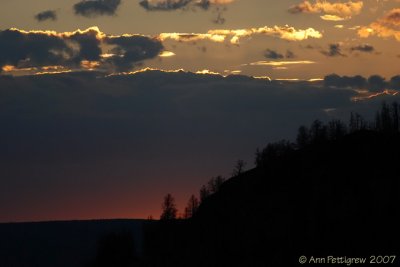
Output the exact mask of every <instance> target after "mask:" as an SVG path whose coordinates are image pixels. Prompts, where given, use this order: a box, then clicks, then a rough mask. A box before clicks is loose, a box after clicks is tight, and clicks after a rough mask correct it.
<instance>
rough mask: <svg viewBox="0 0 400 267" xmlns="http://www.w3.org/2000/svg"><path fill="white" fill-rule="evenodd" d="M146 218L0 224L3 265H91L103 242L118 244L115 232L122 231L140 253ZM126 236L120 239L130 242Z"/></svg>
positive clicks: (1, 261) (11, 266) (72, 266)
mask: <svg viewBox="0 0 400 267" xmlns="http://www.w3.org/2000/svg"><path fill="white" fill-rule="evenodd" d="M145 222H146V221H144V220H92V221H62V222H37V223H5V224H0V266H2V267H80V266H91V265H90V264H91V263H92V262H93V260H94V259H96V255H97V254H98V251H99V247H100V246H101V245H102V243H104V241H105V242H108V243H110V241H111V242H112V243H114V244H115V241H113V240H112V238H113V236H116V237H117V238H118V237H119V236H121V235H123V236H127V235H131V236H132V238H133V240H132V244H131V246H132V247H134V249H133V250H134V251H132V252H131V253H135V254H136V255H140V253H141V249H142V246H141V244H142V234H141V233H142V227H143V224H144V223H145ZM110 237H111V238H110ZM114 239H115V238H114ZM124 240H126V238H119V239H118V240H117V242H120V243H124V245H126V244H127V242H124ZM121 241H122V242H121ZM136 255H135V256H136Z"/></svg>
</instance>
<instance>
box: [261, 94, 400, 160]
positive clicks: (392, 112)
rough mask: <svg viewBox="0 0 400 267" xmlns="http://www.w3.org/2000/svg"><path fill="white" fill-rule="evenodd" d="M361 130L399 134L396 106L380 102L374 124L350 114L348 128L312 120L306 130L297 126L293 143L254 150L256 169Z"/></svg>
mask: <svg viewBox="0 0 400 267" xmlns="http://www.w3.org/2000/svg"><path fill="white" fill-rule="evenodd" d="M360 130H370V131H376V132H386V133H398V132H399V131H400V106H399V104H398V103H397V102H393V103H392V104H391V105H389V104H387V103H386V102H383V103H382V106H381V109H380V110H379V111H377V112H376V116H375V120H374V121H372V122H367V121H366V120H365V119H364V118H363V117H362V116H361V115H360V114H358V113H354V112H351V114H350V119H349V122H348V123H347V124H346V123H344V122H342V121H340V120H336V119H334V120H331V121H329V122H328V123H326V124H325V123H323V122H321V121H319V120H315V121H314V122H313V123H312V124H311V125H310V126H309V127H306V126H300V127H299V129H298V132H297V138H296V143H292V142H290V141H287V140H282V141H279V142H276V143H269V144H268V145H267V146H266V147H265V148H263V149H262V150H260V149H257V151H256V158H255V163H256V166H262V165H263V164H265V163H267V162H268V163H270V164H274V160H276V159H278V158H279V159H280V158H282V157H287V156H290V154H291V153H292V152H293V151H294V150H296V149H301V148H304V147H306V146H308V145H312V144H318V143H323V142H328V141H335V140H340V139H342V138H343V137H344V136H346V135H347V134H349V133H354V132H356V131H360Z"/></svg>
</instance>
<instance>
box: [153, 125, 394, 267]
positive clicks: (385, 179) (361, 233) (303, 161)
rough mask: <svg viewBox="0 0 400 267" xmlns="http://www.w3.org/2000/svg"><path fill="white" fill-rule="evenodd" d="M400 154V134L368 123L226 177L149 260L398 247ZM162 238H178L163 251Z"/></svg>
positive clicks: (223, 260) (355, 252)
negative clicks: (374, 128)
mask: <svg viewBox="0 0 400 267" xmlns="http://www.w3.org/2000/svg"><path fill="white" fill-rule="evenodd" d="M399 162H400V135H399V134H398V133H383V132H376V131H369V130H361V131H356V132H354V133H352V134H348V135H346V136H344V137H343V138H341V139H340V140H336V141H323V142H319V143H317V144H311V145H308V146H306V147H304V148H301V149H298V150H294V151H292V152H291V153H288V154H285V155H283V156H281V157H278V158H275V159H274V160H271V161H267V162H266V164H264V165H262V166H259V167H258V168H255V169H252V170H249V171H247V172H245V173H243V174H242V175H240V176H238V177H233V178H231V179H229V180H227V181H226V182H225V183H224V184H223V185H222V187H221V188H220V190H219V191H218V192H217V193H215V194H213V195H212V196H210V197H209V198H208V199H206V200H205V201H204V202H203V203H202V205H201V206H200V208H199V210H198V212H197V214H196V216H195V217H194V218H192V219H191V220H190V222H189V223H187V224H185V225H184V226H179V227H178V226H176V225H179V224H181V223H182V222H176V223H175V226H171V225H168V222H167V223H165V224H164V225H163V226H161V227H160V229H162V230H160V232H161V233H164V236H163V237H162V238H160V237H158V239H157V241H156V242H155V243H154V244H153V247H149V248H148V251H150V252H151V251H153V252H154V253H155V254H151V253H150V255H149V256H148V258H149V259H152V258H154V257H155V255H159V256H158V258H162V259H163V261H158V262H157V263H156V266H230V267H231V266H299V262H298V260H299V257H300V256H301V255H305V256H307V257H310V256H314V257H327V256H329V255H334V256H338V257H339V256H347V257H361V256H362V257H367V258H368V259H369V257H370V256H371V255H383V256H384V255H396V253H398V251H399V243H398V240H400V239H399V238H400V207H399V204H398V203H400V183H399V178H400V177H399V176H400V175H399V169H400V167H399V166H400V164H399ZM170 224H171V223H170ZM161 235H162V234H161ZM157 242H159V243H164V244H167V242H168V244H172V245H170V246H169V247H168V248H165V247H164V250H155V249H154V248H157ZM160 255H161V256H160ZM173 255H174V256H173ZM398 260H400V259H398ZM188 263H190V264H188ZM397 264H398V262H397Z"/></svg>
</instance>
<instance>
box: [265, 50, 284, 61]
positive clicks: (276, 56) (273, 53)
mask: <svg viewBox="0 0 400 267" xmlns="http://www.w3.org/2000/svg"><path fill="white" fill-rule="evenodd" d="M264 57H265V58H268V59H282V58H284V56H283V55H282V54H280V53H278V52H276V51H274V50H271V49H267V50H266V51H265V53H264Z"/></svg>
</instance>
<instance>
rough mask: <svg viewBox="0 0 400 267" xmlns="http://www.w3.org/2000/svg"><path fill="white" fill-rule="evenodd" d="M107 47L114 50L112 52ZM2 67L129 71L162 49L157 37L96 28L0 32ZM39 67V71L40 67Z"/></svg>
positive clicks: (4, 68)
mask: <svg viewBox="0 0 400 267" xmlns="http://www.w3.org/2000/svg"><path fill="white" fill-rule="evenodd" d="M108 49H111V53H108V54H107V53H106V52H110V51H108ZM0 51H1V52H0V70H3V71H17V70H18V69H24V68H25V69H26V68H32V69H31V70H32V71H34V72H35V71H36V72H42V71H45V72H47V71H48V70H54V67H57V69H56V70H55V71H57V72H58V71H60V70H61V69H62V68H64V69H62V71H65V70H68V69H81V68H85V69H93V68H98V69H102V70H103V71H106V72H113V71H115V70H124V71H126V70H129V69H130V68H133V67H134V66H136V65H137V64H140V63H141V62H142V61H144V60H146V59H151V58H154V57H156V56H157V55H158V54H159V53H161V52H162V51H163V45H162V43H161V41H160V40H158V39H157V38H152V37H148V36H142V35H121V36H109V35H106V34H104V33H103V32H101V31H100V30H99V29H98V28H97V27H91V28H88V29H86V30H77V31H74V32H62V33H57V32H54V31H23V30H18V29H10V30H5V31H0ZM37 69H39V70H37Z"/></svg>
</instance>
